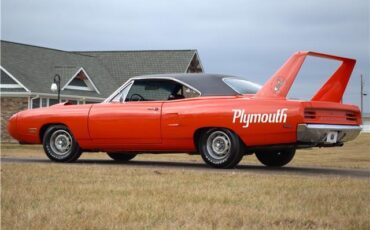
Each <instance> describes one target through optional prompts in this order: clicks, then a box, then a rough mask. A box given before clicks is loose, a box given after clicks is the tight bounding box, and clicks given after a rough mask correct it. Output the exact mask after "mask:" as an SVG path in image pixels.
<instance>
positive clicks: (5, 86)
mask: <svg viewBox="0 0 370 230" xmlns="http://www.w3.org/2000/svg"><path fill="white" fill-rule="evenodd" d="M0 71H1V75H0V89H1V90H2V91H14V92H19V91H27V92H29V90H28V89H27V88H26V87H25V86H24V85H23V84H22V83H21V82H20V81H18V80H17V79H16V78H15V77H14V76H13V75H11V74H10V73H9V72H8V71H6V70H5V69H4V68H3V67H2V66H1V67H0Z"/></svg>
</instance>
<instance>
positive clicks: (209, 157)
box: [199, 128, 243, 168]
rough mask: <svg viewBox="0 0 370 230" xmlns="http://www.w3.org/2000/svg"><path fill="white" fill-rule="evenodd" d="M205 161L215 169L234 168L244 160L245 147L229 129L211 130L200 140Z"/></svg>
mask: <svg viewBox="0 0 370 230" xmlns="http://www.w3.org/2000/svg"><path fill="white" fill-rule="evenodd" d="M199 150H200V153H201V155H202V158H203V160H204V161H205V162H206V163H207V164H208V165H210V166H212V167H215V168H234V167H235V166H236V165H237V164H238V163H239V162H240V161H241V159H242V158H243V145H242V142H241V140H240V139H239V137H238V135H236V134H235V133H233V132H232V131H230V130H228V129H218V128H214V129H209V130H207V131H205V132H204V133H203V134H202V135H201V137H200V140H199Z"/></svg>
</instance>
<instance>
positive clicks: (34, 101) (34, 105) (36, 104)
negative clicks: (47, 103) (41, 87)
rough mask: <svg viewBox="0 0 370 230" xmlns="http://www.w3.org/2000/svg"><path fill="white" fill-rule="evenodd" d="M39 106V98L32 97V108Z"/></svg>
mask: <svg viewBox="0 0 370 230" xmlns="http://www.w3.org/2000/svg"><path fill="white" fill-rule="evenodd" d="M36 108H40V98H35V99H32V109H36Z"/></svg>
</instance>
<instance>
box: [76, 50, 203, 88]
mask: <svg viewBox="0 0 370 230" xmlns="http://www.w3.org/2000/svg"><path fill="white" fill-rule="evenodd" d="M76 53H79V54H85V55H88V56H92V57H96V58H98V59H99V61H100V62H101V63H102V64H103V65H104V66H105V67H106V68H107V69H108V71H109V72H110V74H111V76H113V77H114V78H115V79H116V80H117V82H118V83H120V84H122V83H124V82H125V81H127V80H128V79H129V78H130V77H133V76H140V75H147V74H164V73H186V71H187V69H188V67H189V64H190V62H191V60H192V58H193V57H194V55H196V50H153V51H95V52H76Z"/></svg>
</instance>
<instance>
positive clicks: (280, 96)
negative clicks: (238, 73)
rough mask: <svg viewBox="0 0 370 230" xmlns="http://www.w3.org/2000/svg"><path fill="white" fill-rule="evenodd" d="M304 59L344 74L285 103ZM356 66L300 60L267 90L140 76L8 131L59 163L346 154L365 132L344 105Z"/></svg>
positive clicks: (218, 161) (276, 162)
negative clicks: (97, 154) (93, 154)
mask: <svg viewBox="0 0 370 230" xmlns="http://www.w3.org/2000/svg"><path fill="white" fill-rule="evenodd" d="M307 56H315V57H321V58H329V59H335V60H337V61H340V62H341V65H340V66H339V68H338V69H337V70H336V71H335V72H334V74H333V75H332V76H331V77H330V78H329V79H328V80H327V82H326V83H325V84H324V85H323V86H322V87H321V88H320V89H319V90H318V91H317V92H316V94H315V95H314V96H313V97H312V99H311V100H310V101H302V100H291V99H287V98H286V96H287V94H288V92H289V89H290V87H291V86H292V84H293V82H294V80H295V78H296V75H297V73H298V72H299V70H300V68H301V65H302V64H303V62H304V60H305V58H306V57H307ZM355 63H356V61H355V60H353V59H348V58H342V57H337V56H332V55H327V54H321V53H315V52H297V53H295V54H294V55H293V56H292V57H290V58H289V59H288V60H287V62H286V63H285V64H284V65H283V66H282V67H281V68H280V69H279V70H278V71H277V72H276V73H275V74H274V75H273V76H272V77H271V78H270V80H268V81H267V82H266V83H265V84H264V85H263V86H262V87H261V86H259V85H257V84H254V83H252V82H249V81H246V80H245V79H243V78H239V77H233V76H226V75H214V74H164V75H151V76H140V77H133V78H131V79H130V80H128V81H127V82H126V83H125V84H124V85H122V86H121V87H120V88H119V89H117V91H115V92H114V93H113V94H112V95H111V96H110V97H108V98H107V99H106V100H105V101H104V102H103V103H100V104H86V105H71V104H69V103H68V102H67V103H60V104H57V105H54V106H51V107H49V108H40V109H31V110H26V111H21V112H19V113H17V114H15V115H13V116H12V117H11V118H10V120H9V125H8V130H9V133H10V134H11V135H12V136H13V137H14V138H15V139H17V140H19V141H20V143H31V144H40V143H42V144H43V146H44V150H45V153H46V155H47V156H48V157H49V158H50V159H51V160H53V161H57V162H72V161H75V160H77V159H78V158H79V156H80V155H81V153H82V152H88V151H103V152H107V154H108V155H109V156H110V157H111V158H112V159H114V160H117V161H128V160H130V159H132V158H134V157H135V156H136V155H137V154H140V153H166V152H167V153H169V152H170V153H174V152H178V153H184V152H185V153H193V154H195V153H199V154H200V155H201V156H202V158H203V159H204V161H205V162H206V163H207V164H209V165H211V166H213V167H217V168H232V167H234V166H236V165H237V164H238V163H239V162H240V160H241V159H242V157H243V156H244V155H248V154H256V156H257V158H258V159H259V161H260V162H261V163H263V164H264V165H266V166H283V165H285V164H287V163H288V162H290V161H291V160H292V158H293V157H294V154H295V151H296V149H298V148H307V147H333V146H342V145H343V143H344V142H346V141H350V140H353V139H354V138H356V137H357V136H358V134H359V133H360V131H361V127H360V125H361V122H362V121H361V115H360V111H359V109H358V107H356V106H354V105H347V104H342V103H341V100H342V96H343V93H344V90H345V88H346V86H347V83H348V80H349V78H350V76H351V73H352V70H353V67H354V65H355Z"/></svg>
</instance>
